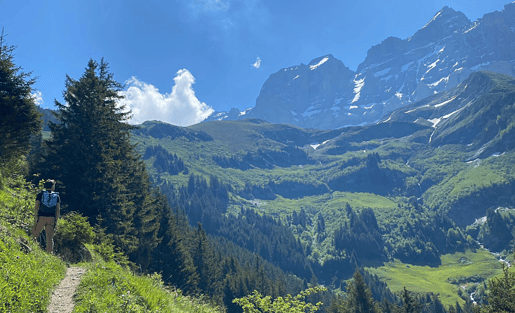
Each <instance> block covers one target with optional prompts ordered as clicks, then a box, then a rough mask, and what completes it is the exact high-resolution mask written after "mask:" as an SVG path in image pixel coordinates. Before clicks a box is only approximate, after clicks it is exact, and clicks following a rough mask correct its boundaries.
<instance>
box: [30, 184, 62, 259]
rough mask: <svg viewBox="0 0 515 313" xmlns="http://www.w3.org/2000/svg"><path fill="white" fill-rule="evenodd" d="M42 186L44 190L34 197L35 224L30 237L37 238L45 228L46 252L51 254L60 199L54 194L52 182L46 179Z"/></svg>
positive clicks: (57, 194) (56, 193)
mask: <svg viewBox="0 0 515 313" xmlns="http://www.w3.org/2000/svg"><path fill="white" fill-rule="evenodd" d="M43 186H44V187H45V190H42V191H41V192H39V193H38V195H37V196H36V205H35V207H34V211H35V212H34V213H35V220H36V223H35V225H34V228H33V229H32V236H34V238H37V237H38V236H39V233H40V232H41V230H43V227H45V233H46V250H47V251H48V252H49V253H52V252H53V250H54V241H53V238H54V231H55V226H56V225H57V220H58V219H59V211H60V207H61V198H59V193H58V192H55V181H54V180H52V179H48V180H47V181H45V184H44V185H43Z"/></svg>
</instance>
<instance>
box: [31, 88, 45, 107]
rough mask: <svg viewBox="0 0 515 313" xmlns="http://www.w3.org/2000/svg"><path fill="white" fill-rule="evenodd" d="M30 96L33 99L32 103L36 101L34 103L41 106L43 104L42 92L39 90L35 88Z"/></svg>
mask: <svg viewBox="0 0 515 313" xmlns="http://www.w3.org/2000/svg"><path fill="white" fill-rule="evenodd" d="M30 96H31V98H32V99H34V103H36V105H39V106H41V105H42V104H43V102H44V101H43V94H42V93H41V91H39V90H35V91H34V92H33V93H32V94H31V95H30Z"/></svg>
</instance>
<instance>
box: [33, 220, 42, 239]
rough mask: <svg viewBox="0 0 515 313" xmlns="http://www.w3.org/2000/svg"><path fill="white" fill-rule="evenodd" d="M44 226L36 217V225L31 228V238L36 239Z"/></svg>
mask: <svg viewBox="0 0 515 313" xmlns="http://www.w3.org/2000/svg"><path fill="white" fill-rule="evenodd" d="M44 226H45V223H44V221H42V220H41V218H40V217H38V219H37V221H36V225H34V227H33V228H32V237H34V239H37V238H38V236H39V233H40V232H41V231H42V230H43V227H44Z"/></svg>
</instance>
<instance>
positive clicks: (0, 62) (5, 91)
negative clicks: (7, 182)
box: [0, 29, 41, 166]
mask: <svg viewBox="0 0 515 313" xmlns="http://www.w3.org/2000/svg"><path fill="white" fill-rule="evenodd" d="M14 49H15V47H13V46H7V45H5V43H4V34H3V29H2V34H1V35H0V163H1V164H0V166H3V165H5V164H6V163H8V162H9V161H11V160H14V159H17V158H18V157H20V156H22V155H24V154H26V153H27V152H28V151H29V147H30V139H31V136H33V135H35V134H38V133H39V132H40V131H41V115H40V114H39V113H38V112H37V109H36V104H35V103H34V99H33V97H32V95H31V93H32V87H31V86H32V85H33V84H34V83H35V82H36V80H35V78H29V77H30V75H31V73H30V72H29V73H25V72H22V71H21V68H20V67H18V66H16V65H15V64H14V55H13V52H14Z"/></svg>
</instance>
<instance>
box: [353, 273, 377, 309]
mask: <svg viewBox="0 0 515 313" xmlns="http://www.w3.org/2000/svg"><path fill="white" fill-rule="evenodd" d="M352 278H353V281H352V283H351V284H350V285H349V287H348V290H347V300H346V301H345V312H353V313H379V311H380V310H379V307H378V305H377V304H376V302H375V301H374V298H373V297H372V292H371V291H370V288H368V286H367V284H366V283H365V280H364V279H363V276H362V275H361V273H360V272H359V270H356V272H354V276H353V277H352Z"/></svg>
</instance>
